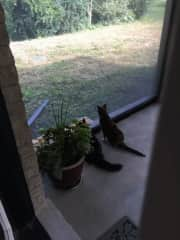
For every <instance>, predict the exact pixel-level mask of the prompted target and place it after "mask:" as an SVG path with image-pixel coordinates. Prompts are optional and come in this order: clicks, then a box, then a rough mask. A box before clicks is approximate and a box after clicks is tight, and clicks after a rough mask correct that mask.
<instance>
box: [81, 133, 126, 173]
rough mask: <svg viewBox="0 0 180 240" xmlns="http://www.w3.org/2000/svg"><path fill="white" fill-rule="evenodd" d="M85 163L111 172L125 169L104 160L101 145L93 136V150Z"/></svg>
mask: <svg viewBox="0 0 180 240" xmlns="http://www.w3.org/2000/svg"><path fill="white" fill-rule="evenodd" d="M85 161H87V162H88V163H90V164H94V165H95V166H96V167H98V168H101V169H104V170H106V171H109V172H115V171H120V170H121V169H122V167H123V166H122V165H121V164H113V163H110V162H107V161H106V160H105V159H104V155H103V152H102V147H101V144H100V142H99V141H98V139H97V138H96V137H95V135H93V134H92V138H91V150H90V152H89V153H88V154H87V155H86V157H85Z"/></svg>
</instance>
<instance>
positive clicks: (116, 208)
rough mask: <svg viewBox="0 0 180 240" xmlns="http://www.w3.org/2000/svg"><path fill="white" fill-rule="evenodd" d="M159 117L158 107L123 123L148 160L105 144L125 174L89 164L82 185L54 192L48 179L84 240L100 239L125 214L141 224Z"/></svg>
mask: <svg viewBox="0 0 180 240" xmlns="http://www.w3.org/2000/svg"><path fill="white" fill-rule="evenodd" d="M157 114H158V106H157V105H155V106H151V107H148V108H146V109H145V110H142V111H140V112H138V113H136V114H134V115H132V116H131V117H129V118H128V119H126V120H124V121H121V122H120V123H119V125H120V126H121V128H122V129H123V130H124V133H125V136H126V142H127V143H128V144H129V145H130V146H132V147H134V148H136V149H138V150H141V151H142V152H144V153H145V154H146V155H147V157H146V158H141V157H137V156H134V155H131V154H130V153H125V152H122V151H119V150H117V149H112V148H111V147H110V146H108V145H105V144H104V145H103V149H104V153H105V156H106V159H107V160H109V161H111V162H117V163H121V164H123V165H124V168H123V170H122V171H121V172H118V173H107V172H104V171H102V170H99V169H96V168H94V167H93V166H89V165H86V166H85V169H84V173H83V180H82V183H81V184H80V186H78V188H76V189H74V190H71V191H66V192H63V191H59V190H56V189H54V188H53V186H52V184H51V182H50V181H49V180H48V179H45V187H46V192H47V196H48V197H49V198H50V199H51V200H52V201H53V202H54V204H55V205H56V207H57V208H58V209H59V210H60V211H61V212H62V214H63V215H64V217H65V219H66V220H67V221H68V222H69V223H70V224H71V225H72V227H73V228H74V230H75V231H76V232H77V233H78V234H79V235H80V237H81V238H82V239H83V240H95V239H97V237H98V236H99V235H101V234H102V233H103V232H104V231H106V230H107V229H108V228H109V227H111V226H112V225H113V224H114V223H115V222H116V221H118V220H119V219H120V218H121V217H123V216H125V215H126V216H129V217H130V218H131V219H132V220H133V221H134V222H135V223H136V224H137V225H138V221H139V218H140V213H141V207H142V202H143V195H144V189H145V183H146V179H147V173H148V166H149V159H150V152H151V147H152V139H153V133H154V130H155V123H156V119H157ZM99 138H100V139H101V138H102V136H101V134H99ZM68 240H73V239H68Z"/></svg>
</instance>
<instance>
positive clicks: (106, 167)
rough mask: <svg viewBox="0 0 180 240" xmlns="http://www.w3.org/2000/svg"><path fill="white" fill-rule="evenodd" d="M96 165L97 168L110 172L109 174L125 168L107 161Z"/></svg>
mask: <svg viewBox="0 0 180 240" xmlns="http://www.w3.org/2000/svg"><path fill="white" fill-rule="evenodd" d="M95 165H96V167H98V168H101V169H103V170H106V171H109V172H117V171H120V170H121V169H122V168H123V166H122V165H121V164H115V163H110V162H108V161H106V160H101V161H98V162H96V164H95Z"/></svg>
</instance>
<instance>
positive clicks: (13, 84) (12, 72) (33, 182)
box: [0, 4, 45, 214]
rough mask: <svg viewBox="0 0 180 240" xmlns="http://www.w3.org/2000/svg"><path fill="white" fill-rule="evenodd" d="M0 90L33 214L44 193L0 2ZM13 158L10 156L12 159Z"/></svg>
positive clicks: (42, 199) (41, 204)
mask: <svg viewBox="0 0 180 240" xmlns="http://www.w3.org/2000/svg"><path fill="white" fill-rule="evenodd" d="M0 90H1V92H2V94H3V96H4V99H5V102H6V107H7V110H8V113H9V118H10V121H11V126H12V129H13V132H14V137H15V140H16V145H17V149H18V153H19V156H20V159H21V163H22V167H23V170H24V175H25V179H26V182H27V185H28V188H29V192H30V195H31V199H32V202H33V205H34V209H35V212H36V214H38V212H39V211H40V210H41V208H42V207H44V206H45V196H44V191H43V185H42V180H41V176H40V174H39V169H38V164H37V158H36V154H35V152H34V150H33V146H32V137H31V131H30V129H29V127H28V125H27V119H26V113H25V107H24V103H23V101H22V94H21V89H20V85H19V81H18V73H17V70H16V67H15V61H14V58H13V55H12V52H11V50H10V48H9V38H8V33H7V31H6V27H5V17H4V11H3V8H2V6H1V4H0ZM12 161H13V159H12Z"/></svg>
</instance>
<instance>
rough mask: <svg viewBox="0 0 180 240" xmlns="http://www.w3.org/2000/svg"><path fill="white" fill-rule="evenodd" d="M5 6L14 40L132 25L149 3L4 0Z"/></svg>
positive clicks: (142, 0) (138, 0) (129, 0)
mask: <svg viewBox="0 0 180 240" xmlns="http://www.w3.org/2000/svg"><path fill="white" fill-rule="evenodd" d="M1 2H2V5H3V6H4V9H5V13H6V23H7V27H8V30H9V34H10V37H11V39H12V40H24V39H31V38H37V37H44V36H50V35H56V34H61V33H65V32H73V31H77V30H80V29H84V28H88V27H91V25H92V24H112V23H117V22H127V21H132V20H134V19H136V18H140V17H141V16H142V15H143V14H144V11H145V10H146V0H1ZM91 4H92V5H91ZM90 14H91V16H92V18H91V21H89V17H90Z"/></svg>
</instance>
